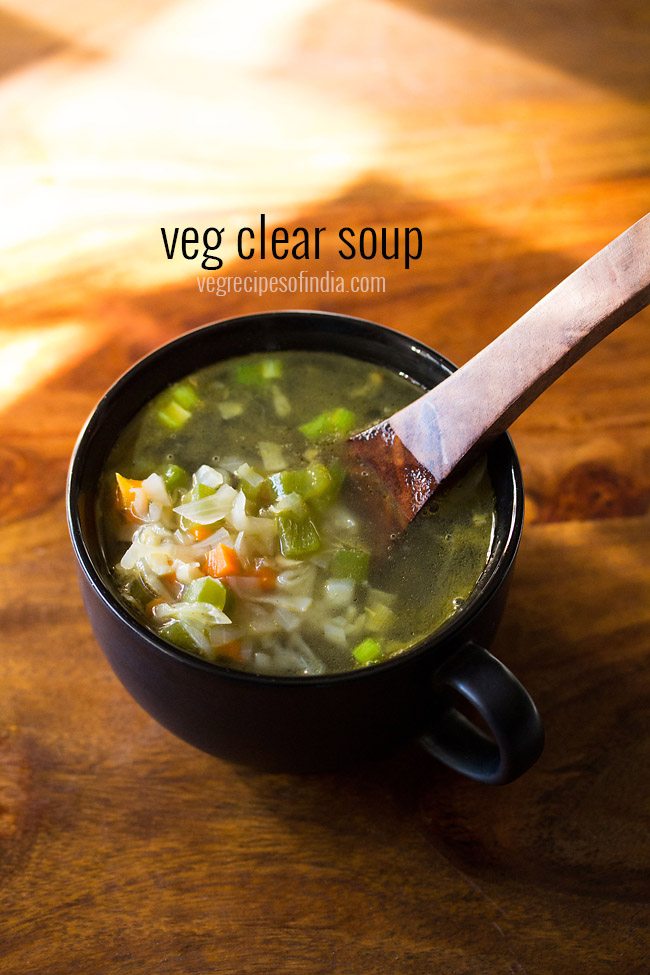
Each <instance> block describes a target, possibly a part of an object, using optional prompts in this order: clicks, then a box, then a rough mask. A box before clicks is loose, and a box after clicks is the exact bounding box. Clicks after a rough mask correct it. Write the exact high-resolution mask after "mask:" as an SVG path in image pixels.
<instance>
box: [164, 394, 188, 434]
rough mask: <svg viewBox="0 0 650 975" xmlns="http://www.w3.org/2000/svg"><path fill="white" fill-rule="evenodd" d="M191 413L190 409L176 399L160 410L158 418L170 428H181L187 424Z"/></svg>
mask: <svg viewBox="0 0 650 975" xmlns="http://www.w3.org/2000/svg"><path fill="white" fill-rule="evenodd" d="M191 415H192V414H191V413H190V411H189V410H186V409H185V407H183V406H181V405H180V403H176V402H175V401H174V400H172V402H171V403H168V404H167V406H163V407H162V409H160V410H158V419H159V420H160V422H161V423H162V424H163V425H164V426H166V427H167V428H168V429H169V430H180V429H181V427H184V426H185V424H186V423H187V421H188V420H189V418H190V417H191Z"/></svg>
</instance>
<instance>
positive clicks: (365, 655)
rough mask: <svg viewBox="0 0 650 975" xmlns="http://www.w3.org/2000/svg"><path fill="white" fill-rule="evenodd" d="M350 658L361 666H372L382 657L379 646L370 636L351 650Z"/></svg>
mask: <svg viewBox="0 0 650 975" xmlns="http://www.w3.org/2000/svg"><path fill="white" fill-rule="evenodd" d="M352 656H353V657H354V659H355V660H356V662H357V663H358V664H361V665H362V666H363V665H365V664H374V663H376V662H377V661H378V660H381V658H382V656H383V652H382V649H381V644H380V643H378V641H377V640H375V639H374V638H373V637H371V636H369V637H366V639H365V640H362V641H361V643H358V644H357V645H356V647H355V648H354V649H353V651H352Z"/></svg>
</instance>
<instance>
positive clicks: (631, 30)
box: [401, 0, 650, 101]
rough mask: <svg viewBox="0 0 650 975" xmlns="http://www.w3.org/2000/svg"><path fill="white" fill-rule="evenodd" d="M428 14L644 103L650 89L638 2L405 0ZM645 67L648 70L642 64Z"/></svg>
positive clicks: (648, 37)
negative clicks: (566, 2) (565, 2)
mask: <svg viewBox="0 0 650 975" xmlns="http://www.w3.org/2000/svg"><path fill="white" fill-rule="evenodd" d="M401 2H402V4H403V5H404V6H407V7H413V8H414V9H416V10H417V11H419V12H420V13H422V14H424V15H425V16H429V17H432V18H434V19H436V20H443V21H447V22H449V23H451V24H453V25H454V26H455V27H458V28H460V29H462V30H465V31H468V32H470V33H472V34H475V35H477V36H479V37H480V38H481V40H482V41H491V42H493V43H496V44H500V45H505V46H507V47H509V48H511V49H513V50H514V51H516V52H517V53H519V54H521V55H523V56H524V57H527V58H530V60H532V61H541V62H543V63H546V64H549V65H551V66H553V67H555V68H559V69H560V71H564V72H566V73H567V74H569V75H573V76H574V77H577V78H583V79H585V80H586V81H588V82H590V83H592V84H596V85H598V86H599V87H601V88H605V89H608V90H609V91H612V92H618V93H619V94H621V95H624V96H625V97H627V98H630V99H633V100H638V101H645V99H646V96H647V91H648V88H649V87H650V59H648V56H647V55H648V45H649V44H650V23H649V21H648V17H647V12H646V11H645V10H644V5H643V4H640V3H638V2H636V0H623V2H621V3H618V4H615V5H613V4H610V3H604V2H602V0H600V2H597V3H593V2H592V0H579V2H577V3H571V4H563V5H561V6H554V5H552V4H548V3H547V2H546V0H529V2H528V3H525V4H522V3H517V2H516V0H509V2H505V3H496V4H495V3H492V2H491V0H401ZM642 65H645V81H644V71H643V68H642V67H641V66H642Z"/></svg>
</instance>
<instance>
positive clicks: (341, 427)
mask: <svg viewBox="0 0 650 975" xmlns="http://www.w3.org/2000/svg"><path fill="white" fill-rule="evenodd" d="M356 422H357V418H356V415H355V414H354V413H353V412H352V410H348V409H346V408H345V407H344V406H339V407H337V408H336V409H334V410H326V411H325V412H324V413H319V414H318V416H315V417H314V419H313V420H309V421H308V422H307V423H303V424H302V425H301V426H300V427H298V429H299V430H300V432H301V433H302V434H304V435H305V437H307V440H313V441H316V442H319V443H320V442H321V441H325V440H343V439H344V438H345V437H347V436H348V434H349V433H351V432H352V430H353V429H354V426H355V423H356Z"/></svg>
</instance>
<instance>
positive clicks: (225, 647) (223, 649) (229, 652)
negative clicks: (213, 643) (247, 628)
mask: <svg viewBox="0 0 650 975" xmlns="http://www.w3.org/2000/svg"><path fill="white" fill-rule="evenodd" d="M218 653H219V654H220V655H221V656H224V657H232V658H233V660H241V643H240V641H239V640H231V641H230V642H229V643H223V644H222V645H221V646H220V647H219V648H218Z"/></svg>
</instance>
